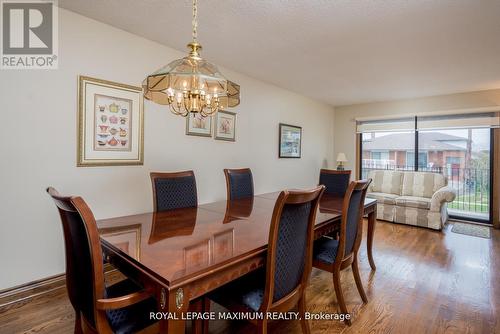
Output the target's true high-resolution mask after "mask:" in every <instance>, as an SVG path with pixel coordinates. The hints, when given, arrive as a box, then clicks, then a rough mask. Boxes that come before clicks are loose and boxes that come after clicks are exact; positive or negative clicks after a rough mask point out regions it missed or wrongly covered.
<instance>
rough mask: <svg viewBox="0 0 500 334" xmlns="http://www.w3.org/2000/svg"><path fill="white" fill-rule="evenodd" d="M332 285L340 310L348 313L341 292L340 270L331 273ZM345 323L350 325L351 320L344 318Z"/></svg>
mask: <svg viewBox="0 0 500 334" xmlns="http://www.w3.org/2000/svg"><path fill="white" fill-rule="evenodd" d="M333 287H334V288H335V295H336V296H337V302H338V303H339V307H340V312H342V313H344V314H348V313H349V312H347V306H346V305H345V300H344V294H343V293H342V287H341V286H340V272H334V273H333ZM345 323H346V324H347V325H348V326H351V320H350V319H346V320H345Z"/></svg>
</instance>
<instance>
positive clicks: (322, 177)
mask: <svg viewBox="0 0 500 334" xmlns="http://www.w3.org/2000/svg"><path fill="white" fill-rule="evenodd" d="M350 178H351V171H350V170H333V169H321V171H320V173H319V184H322V185H324V186H325V187H326V189H325V194H328V195H333V196H339V197H344V195H345V192H346V191H347V187H349V180H350Z"/></svg>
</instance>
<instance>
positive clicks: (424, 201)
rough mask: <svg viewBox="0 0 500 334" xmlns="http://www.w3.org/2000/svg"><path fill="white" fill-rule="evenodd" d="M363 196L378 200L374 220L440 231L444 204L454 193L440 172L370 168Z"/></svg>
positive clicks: (443, 222)
mask: <svg viewBox="0 0 500 334" xmlns="http://www.w3.org/2000/svg"><path fill="white" fill-rule="evenodd" d="M368 178H371V179H372V182H371V184H370V187H369V188H368V193H367V195H366V197H369V198H374V199H376V200H377V219H381V220H386V221H389V222H394V223H400V224H406V225H413V226H423V227H427V228H431V229H434V230H441V229H442V228H443V227H444V225H445V224H446V222H447V221H448V210H447V203H449V202H452V201H453V200H454V199H455V197H456V192H455V191H454V190H453V189H452V188H450V187H448V185H447V184H448V180H447V178H446V177H445V176H444V175H442V174H439V173H428V172H406V171H404V172H403V171H391V170H373V171H370V172H369V173H368Z"/></svg>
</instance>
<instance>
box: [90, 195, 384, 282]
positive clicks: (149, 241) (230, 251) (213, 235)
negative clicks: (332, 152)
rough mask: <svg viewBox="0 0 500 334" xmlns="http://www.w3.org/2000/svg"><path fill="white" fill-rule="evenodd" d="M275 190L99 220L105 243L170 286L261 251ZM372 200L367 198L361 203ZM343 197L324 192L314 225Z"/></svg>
mask: <svg viewBox="0 0 500 334" xmlns="http://www.w3.org/2000/svg"><path fill="white" fill-rule="evenodd" d="M278 195H279V192H275V193H268V194H262V195H256V196H255V197H254V198H251V199H242V200H233V201H225V200H224V201H219V202H214V203H208V204H203V205H199V206H198V207H197V208H184V209H176V210H170V211H164V212H157V213H144V214H138V215H132V216H125V217H118V218H111V219H104V220H100V221H98V227H99V229H100V235H101V239H102V240H103V241H104V244H105V245H106V246H108V247H112V248H113V250H114V251H115V252H117V253H119V254H121V255H123V256H124V257H126V258H129V259H134V263H136V264H137V265H138V266H140V267H142V268H143V269H144V270H146V271H148V272H150V273H151V274H152V275H154V276H155V277H157V278H158V279H159V280H161V281H162V282H164V283H165V284H167V285H169V286H172V285H175V284H176V283H178V282H182V281H185V280H186V279H189V278H190V277H193V276H195V275H196V273H199V272H207V271H210V270H216V269H217V267H220V266H223V265H224V264H225V263H226V262H230V261H234V260H235V259H237V258H239V257H244V256H246V255H247V254H255V253H258V252H262V253H263V252H265V251H266V249H267V242H268V238H269V226H270V222H271V216H272V212H273V208H274V204H275V201H276V198H277V197H278ZM371 202H373V203H375V201H374V200H369V199H367V200H366V202H365V206H368V205H371V204H373V203H371ZM341 205H342V199H340V198H333V197H329V196H323V199H322V201H321V205H320V210H319V212H318V214H317V216H316V227H317V228H318V227H319V226H321V225H322V224H328V223H330V222H331V221H332V220H339V218H340V211H339V210H340V209H341Z"/></svg>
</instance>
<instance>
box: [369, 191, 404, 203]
mask: <svg viewBox="0 0 500 334" xmlns="http://www.w3.org/2000/svg"><path fill="white" fill-rule="evenodd" d="M366 197H368V198H373V199H376V200H377V203H379V204H396V198H398V197H399V195H394V194H384V193H376V192H372V193H367V194H366Z"/></svg>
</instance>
